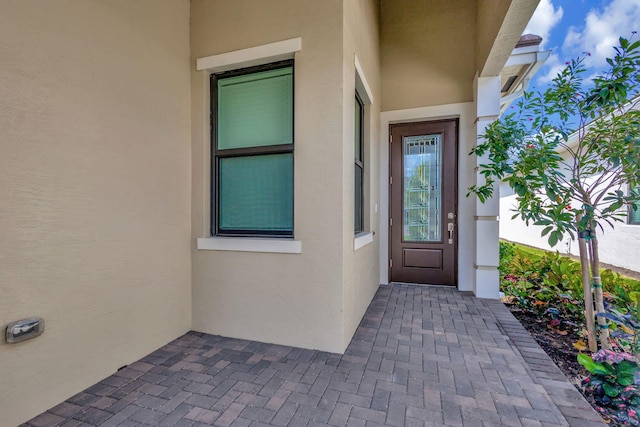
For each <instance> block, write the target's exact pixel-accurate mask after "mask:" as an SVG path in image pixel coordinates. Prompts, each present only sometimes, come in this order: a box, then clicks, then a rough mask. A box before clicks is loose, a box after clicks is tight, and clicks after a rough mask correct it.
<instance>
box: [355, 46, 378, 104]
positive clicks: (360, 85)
mask: <svg viewBox="0 0 640 427" xmlns="http://www.w3.org/2000/svg"><path fill="white" fill-rule="evenodd" d="M353 59H354V62H355V67H356V90H357V91H358V95H360V98H361V99H362V102H363V103H364V104H373V95H372V93H371V88H370V87H369V83H367V79H366V78H365V76H364V71H362V66H361V65H360V61H358V56H357V55H354V58H353Z"/></svg>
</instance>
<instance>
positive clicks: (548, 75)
mask: <svg viewBox="0 0 640 427" xmlns="http://www.w3.org/2000/svg"><path fill="white" fill-rule="evenodd" d="M566 66H567V65H566V64H565V63H564V62H563V61H561V60H560V56H558V54H557V53H552V54H551V55H550V56H549V58H548V59H547V60H546V61H545V63H544V68H543V70H546V72H545V73H544V74H542V75H540V76H538V78H537V79H536V83H537V84H539V85H541V86H542V85H546V84H547V83H550V82H551V80H553V78H554V77H555V76H557V75H558V73H559V72H560V71H562V69H563V68H564V67H566Z"/></svg>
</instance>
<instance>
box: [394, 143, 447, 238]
mask: <svg viewBox="0 0 640 427" xmlns="http://www.w3.org/2000/svg"><path fill="white" fill-rule="evenodd" d="M402 144H403V145H402V152H403V159H402V164H403V174H404V179H403V181H404V182H403V184H404V187H403V188H404V200H403V215H404V221H403V231H404V234H403V240H404V241H408V242H439V241H441V240H442V236H441V229H442V227H441V224H442V213H441V203H442V186H441V182H442V171H441V165H442V139H441V135H419V136H409V137H404V138H403V141H402Z"/></svg>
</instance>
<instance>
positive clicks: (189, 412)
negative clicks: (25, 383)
mask: <svg viewBox="0 0 640 427" xmlns="http://www.w3.org/2000/svg"><path fill="white" fill-rule="evenodd" d="M58 425H60V426H65V427H67V426H93V425H100V426H121V427H124V426H147V425H152V426H205V425H215V426H222V427H227V426H233V427H236V426H238V427H240V426H244V427H246V426H256V427H257V426H267V425H270V426H291V427H294V426H354V427H355V426H366V427H373V426H380V425H390V426H398V427H405V426H406V427H410V426H580V427H588V426H604V425H605V424H604V423H603V422H602V420H601V419H600V417H599V416H598V415H597V414H596V413H595V412H594V411H593V409H591V407H590V406H589V405H588V403H587V402H586V401H585V400H584V399H583V398H582V396H581V395H580V394H579V393H578V392H577V391H576V390H575V388H574V387H573V386H572V385H571V384H569V383H568V382H567V380H566V379H565V378H564V377H563V376H562V374H561V373H560V371H559V370H558V368H557V367H556V366H555V365H554V364H553V363H552V362H551V360H550V359H549V358H548V357H547V356H546V354H545V353H544V352H543V351H542V350H541V349H540V348H539V347H538V346H537V344H536V343H535V342H534V341H533V340H532V339H531V337H530V336H529V335H528V334H527V333H526V331H525V330H524V329H523V328H522V326H520V324H519V323H518V322H517V321H516V320H515V319H514V317H513V316H512V315H511V313H509V311H508V310H507V309H506V308H505V307H504V306H503V305H502V304H501V303H499V302H498V301H490V300H481V299H477V298H474V297H473V296H471V295H470V294H467V293H461V292H458V291H457V290H455V289H451V288H444V287H424V286H410V285H396V284H394V285H391V286H381V287H380V289H379V290H378V292H377V294H376V296H375V298H374V300H373V302H372V303H371V305H370V306H369V309H368V310H367V313H366V315H365V317H364V319H363V320H362V322H361V324H360V326H359V327H358V330H357V332H356V334H355V336H354V338H353V341H352V342H351V344H350V345H349V348H348V349H347V351H346V353H345V354H344V355H338V354H330V353H325V352H321V351H312V350H304V349H299V348H293V347H286V346H279V345H271V344H264V343H259V342H252V341H244V340H237V339H230V338H224V337H219V336H211V335H206V334H201V333H195V332H190V333H188V334H186V335H184V336H182V337H180V338H178V339H176V340H174V341H173V342H171V343H169V344H167V345H166V346H164V347H162V348H161V349H159V350H157V351H155V352H153V353H152V354H150V355H149V356H147V357H145V358H143V359H142V360H140V361H138V362H135V363H133V364H131V365H129V366H128V367H126V368H124V369H122V370H120V371H118V372H116V373H115V374H114V375H112V376H110V377H108V378H106V379H104V380H103V381H101V382H100V383H98V384H96V385H94V386H92V387H90V388H88V389H87V390H85V391H83V392H81V393H79V394H77V395H75V396H73V397H71V398H70V399H68V400H67V401H65V402H64V403H61V404H60V405H58V406H56V407H54V408H51V409H50V410H49V411H47V412H45V413H43V414H41V415H39V416H37V417H35V418H33V419H32V420H30V421H29V422H28V423H27V424H25V426H58Z"/></svg>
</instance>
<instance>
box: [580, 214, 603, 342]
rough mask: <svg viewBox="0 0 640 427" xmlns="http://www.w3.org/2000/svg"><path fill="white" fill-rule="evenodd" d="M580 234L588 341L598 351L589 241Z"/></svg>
mask: <svg viewBox="0 0 640 427" xmlns="http://www.w3.org/2000/svg"><path fill="white" fill-rule="evenodd" d="M576 219H577V221H580V220H581V219H582V215H578V216H577V218H576ZM579 236H580V235H578V249H579V251H580V268H581V269H582V289H583V291H584V308H585V312H584V317H585V318H586V320H587V343H588V344H589V351H590V352H592V353H595V352H596V351H598V339H597V338H596V325H595V322H596V319H595V315H594V313H593V290H592V287H591V275H590V274H589V253H588V250H587V241H586V240H585V239H584V237H579Z"/></svg>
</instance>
